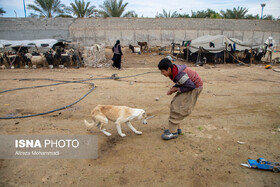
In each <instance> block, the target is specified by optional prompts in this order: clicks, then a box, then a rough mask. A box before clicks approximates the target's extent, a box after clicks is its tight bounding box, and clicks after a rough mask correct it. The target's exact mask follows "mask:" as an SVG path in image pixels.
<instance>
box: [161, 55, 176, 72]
mask: <svg viewBox="0 0 280 187" xmlns="http://www.w3.org/2000/svg"><path fill="white" fill-rule="evenodd" d="M168 68H171V70H172V69H173V64H172V62H171V61H170V60H169V59H168V58H164V59H162V60H161V61H160V62H159V63H158V69H159V70H163V69H164V70H166V71H167V70H168Z"/></svg>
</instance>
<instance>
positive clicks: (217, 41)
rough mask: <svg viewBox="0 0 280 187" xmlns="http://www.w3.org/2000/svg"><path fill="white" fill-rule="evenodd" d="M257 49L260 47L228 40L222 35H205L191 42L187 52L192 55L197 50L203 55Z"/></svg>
mask: <svg viewBox="0 0 280 187" xmlns="http://www.w3.org/2000/svg"><path fill="white" fill-rule="evenodd" d="M259 47H260V45H257V46H256V45H255V46H252V45H250V44H248V43H246V42H243V41H241V40H238V39H236V38H228V37H226V36H224V35H216V36H211V35H206V36H202V37H199V38H196V39H194V40H192V41H191V44H190V48H189V50H190V51H191V52H192V53H196V52H198V51H199V49H201V50H202V51H201V52H204V53H219V52H222V51H224V50H225V49H227V50H228V51H231V50H232V49H233V50H234V51H244V50H246V49H248V50H250V49H251V48H252V49H255V48H259ZM231 48H232V49H231Z"/></svg>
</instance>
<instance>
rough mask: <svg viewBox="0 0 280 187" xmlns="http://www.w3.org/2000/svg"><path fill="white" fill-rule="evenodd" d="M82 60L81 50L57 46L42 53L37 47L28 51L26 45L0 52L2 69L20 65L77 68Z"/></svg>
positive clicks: (20, 66) (26, 66)
mask: <svg viewBox="0 0 280 187" xmlns="http://www.w3.org/2000/svg"><path fill="white" fill-rule="evenodd" d="M82 62H83V58H82V56H81V52H80V51H78V50H75V49H73V48H70V49H65V48H63V47H57V48H54V49H49V50H48V51H46V52H43V53H42V52H39V50H38V49H37V50H34V51H33V52H29V50H28V48H26V47H13V50H8V51H4V52H1V53H0V67H1V68H2V69H5V68H12V69H13V68H22V67H25V68H29V67H33V68H34V67H35V68H36V67H50V68H55V67H76V68H79V67H80V66H81V65H82Z"/></svg>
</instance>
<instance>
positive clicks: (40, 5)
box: [27, 0, 65, 18]
mask: <svg viewBox="0 0 280 187" xmlns="http://www.w3.org/2000/svg"><path fill="white" fill-rule="evenodd" d="M34 4H35V5H32V4H29V5H27V9H30V10H34V11H35V12H38V13H39V16H40V17H49V18H51V17H54V15H55V14H63V12H64V11H63V8H65V5H64V4H62V3H61V1H60V0H34Z"/></svg>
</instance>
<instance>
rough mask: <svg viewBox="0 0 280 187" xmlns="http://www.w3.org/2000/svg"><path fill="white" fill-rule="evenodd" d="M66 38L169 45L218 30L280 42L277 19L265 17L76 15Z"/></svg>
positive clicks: (84, 41)
mask: <svg viewBox="0 0 280 187" xmlns="http://www.w3.org/2000/svg"><path fill="white" fill-rule="evenodd" d="M69 30H70V38H71V39H72V40H74V41H77V42H79V43H82V44H86V45H89V44H93V43H103V44H105V45H107V46H108V45H109V46H112V45H114V43H115V42H116V40H120V41H121V44H122V45H129V44H132V45H137V41H147V42H148V43H149V45H153V46H155V45H158V46H161V45H169V44H170V43H171V42H181V41H183V40H191V39H195V38H197V37H200V36H203V35H217V34H222V35H226V36H228V37H232V38H237V39H240V40H243V41H245V42H247V43H248V44H253V45H257V44H262V43H264V41H265V40H266V39H267V38H268V37H269V36H272V37H273V38H274V40H275V43H276V44H277V45H279V44H280V22H279V21H267V20H228V19H226V20H225V19H191V18H187V19H183V18H161V19H160V18H88V19H77V20H76V21H75V22H74V23H73V24H72V25H71V26H70V28H69Z"/></svg>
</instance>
